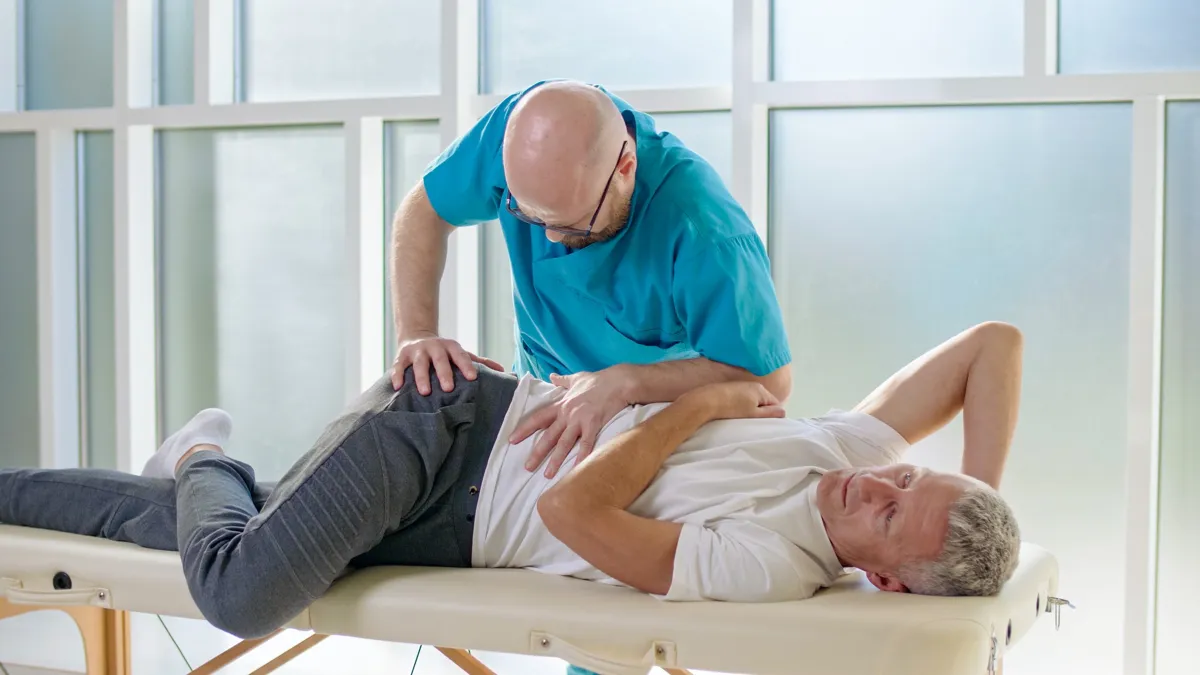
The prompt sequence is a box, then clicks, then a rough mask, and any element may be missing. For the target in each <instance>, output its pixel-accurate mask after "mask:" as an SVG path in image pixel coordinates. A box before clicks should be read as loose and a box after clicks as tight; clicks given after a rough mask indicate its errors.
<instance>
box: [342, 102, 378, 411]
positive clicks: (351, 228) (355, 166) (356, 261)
mask: <svg viewBox="0 0 1200 675" xmlns="http://www.w3.org/2000/svg"><path fill="white" fill-rule="evenodd" d="M344 128H345V133H346V251H347V271H348V278H350V279H355V280H357V283H354V284H352V285H351V296H352V297H351V298H350V299H349V300H350V301H349V302H348V303H347V308H348V316H347V317H346V318H347V324H346V325H349V326H356V327H357V328H358V332H359V333H358V336H357V338H356V339H352V340H350V342H349V345H350V347H349V349H348V350H347V355H346V358H347V368H346V373H347V383H346V387H347V392H346V393H347V397H348V399H352V398H354V397H356V396H358V395H359V394H361V393H362V392H363V390H365V389H366V388H368V387H370V386H371V385H372V384H373V383H374V382H375V381H376V380H378V379H379V377H380V376H381V374H382V373H383V372H384V368H385V367H386V363H385V362H384V359H383V355H384V352H383V351H382V350H380V348H379V346H380V341H381V340H383V336H384V326H383V302H384V295H383V287H384V283H385V277H384V264H383V261H384V260H385V257H386V255H387V253H386V251H385V247H384V243H383V232H384V212H383V204H384V194H383V119H382V118H379V117H368V118H356V119H352V120H348V121H347V122H346V124H345V127H344Z"/></svg>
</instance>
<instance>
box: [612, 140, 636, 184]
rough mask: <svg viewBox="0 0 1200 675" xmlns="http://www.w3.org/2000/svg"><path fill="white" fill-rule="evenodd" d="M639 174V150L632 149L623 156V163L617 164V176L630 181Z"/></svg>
mask: <svg viewBox="0 0 1200 675" xmlns="http://www.w3.org/2000/svg"><path fill="white" fill-rule="evenodd" d="M636 172H637V148H636V147H631V148H629V149H627V150H626V151H625V154H624V155H621V161H620V163H618V164H617V174H618V175H620V176H621V177H622V178H625V179H629V178H632V177H633V176H634V174H635V173H636Z"/></svg>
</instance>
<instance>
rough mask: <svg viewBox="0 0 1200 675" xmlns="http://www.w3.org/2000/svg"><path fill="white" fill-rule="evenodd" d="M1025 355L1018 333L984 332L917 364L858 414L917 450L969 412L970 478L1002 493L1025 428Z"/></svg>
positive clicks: (989, 328)
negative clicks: (1021, 418)
mask: <svg viewBox="0 0 1200 675" xmlns="http://www.w3.org/2000/svg"><path fill="white" fill-rule="evenodd" d="M1023 348H1024V347H1023V338H1022V336H1021V332H1020V331H1019V330H1017V329H1016V328H1015V327H1013V326H1011V325H1009V324H1006V323H1000V322H989V323H983V324H979V325H977V326H974V327H972V328H970V329H967V330H965V331H963V332H962V333H959V334H958V335H956V336H954V337H953V338H951V339H949V340H947V341H946V342H943V343H942V344H941V345H939V346H937V347H935V348H934V349H932V350H930V351H928V352H926V353H925V354H923V355H922V356H920V357H919V358H917V359H916V360H914V361H912V362H911V363H909V364H908V365H907V366H905V367H904V368H903V369H902V370H900V371H899V372H897V373H896V374H895V375H893V376H892V377H891V378H889V379H888V380H887V381H886V382H884V383H883V384H882V385H880V386H879V388H877V389H876V390H875V391H873V392H872V393H871V394H870V395H869V396H867V397H866V398H865V399H863V401H862V403H859V404H858V406H857V407H856V408H855V409H856V410H859V411H862V412H866V413H868V414H871V415H873V416H875V417H877V418H879V419H880V420H882V421H883V422H885V423H887V424H888V425H889V426H891V427H892V428H893V429H895V430H896V431H897V432H899V433H900V435H901V436H903V437H904V438H905V439H906V440H907V441H908V442H909V443H916V442H917V441H919V440H921V439H923V438H925V437H926V436H929V435H930V434H932V433H934V432H935V431H937V430H938V429H941V428H942V427H943V426H945V425H946V424H947V423H949V422H950V421H951V420H952V419H954V417H955V416H956V415H958V413H959V412H960V411H961V412H962V414H963V457H962V472H963V473H965V474H967V475H968V476H972V477H974V478H978V479H979V480H981V481H983V482H985V483H987V484H988V485H991V486H992V487H994V488H997V489H998V488H999V487H1000V478H1001V475H1002V474H1003V473H1004V464H1005V462H1006V461H1007V459H1008V450H1009V446H1010V445H1011V443H1012V438H1013V432H1014V430H1015V429H1016V425H1017V409H1018V407H1019V402H1020V397H1021V360H1022V354H1023Z"/></svg>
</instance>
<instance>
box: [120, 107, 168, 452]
mask: <svg viewBox="0 0 1200 675" xmlns="http://www.w3.org/2000/svg"><path fill="white" fill-rule="evenodd" d="M113 211H114V213H113V227H114V232H113V246H114V260H113V265H114V279H113V281H114V293H115V295H116V297H115V298H114V307H115V314H116V333H117V335H116V345H117V353H116V354H115V359H116V378H117V406H116V408H117V424H116V428H117V468H118V469H119V470H122V471H138V470H140V469H141V467H142V465H143V464H145V462H146V460H147V459H149V457H150V455H151V454H152V453H153V452H154V449H155V445H156V442H157V431H158V429H157V418H158V412H157V411H158V399H157V395H156V392H157V386H156V385H157V379H156V378H157V366H158V364H157V357H156V354H157V349H156V337H157V335H156V326H157V322H156V314H157V313H156V308H155V294H156V292H157V283H156V281H157V280H156V278H155V277H156V275H155V233H154V129H153V128H151V127H149V126H132V125H121V126H118V127H117V128H116V129H114V131H113Z"/></svg>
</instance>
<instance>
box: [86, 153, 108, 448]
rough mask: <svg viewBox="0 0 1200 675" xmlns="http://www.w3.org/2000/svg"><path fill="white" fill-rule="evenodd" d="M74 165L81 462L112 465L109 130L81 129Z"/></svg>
mask: <svg viewBox="0 0 1200 675" xmlns="http://www.w3.org/2000/svg"><path fill="white" fill-rule="evenodd" d="M80 152H81V153H82V157H81V158H80V159H81V161H80V162H79V167H80V169H81V173H80V175H79V181H80V185H81V186H82V188H83V190H82V193H81V195H82V197H83V203H82V205H81V212H80V216H81V217H80V264H81V266H82V267H81V269H80V280H81V281H82V282H83V283H82V284H81V287H80V298H79V301H80V302H79V308H80V312H81V313H82V316H81V321H80V326H82V327H83V331H84V333H83V345H82V347H83V349H82V351H81V356H82V362H81V363H80V372H81V373H82V374H83V377H84V381H83V382H82V383H81V387H80V392H81V393H82V394H83V401H82V403H83V406H82V414H83V427H82V430H83V434H82V436H83V443H84V456H85V457H86V458H87V466H93V467H100V468H105V469H115V468H117V427H116V424H117V407H116V397H117V372H116V361H115V360H116V354H117V346H116V309H115V306H114V300H115V297H114V293H115V287H114V279H113V135H112V132H111V131H91V132H87V133H84V134H83V139H82V144H81V146H80Z"/></svg>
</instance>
